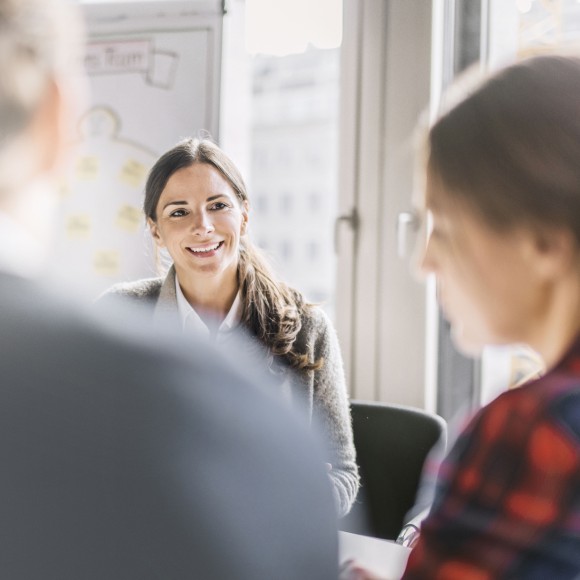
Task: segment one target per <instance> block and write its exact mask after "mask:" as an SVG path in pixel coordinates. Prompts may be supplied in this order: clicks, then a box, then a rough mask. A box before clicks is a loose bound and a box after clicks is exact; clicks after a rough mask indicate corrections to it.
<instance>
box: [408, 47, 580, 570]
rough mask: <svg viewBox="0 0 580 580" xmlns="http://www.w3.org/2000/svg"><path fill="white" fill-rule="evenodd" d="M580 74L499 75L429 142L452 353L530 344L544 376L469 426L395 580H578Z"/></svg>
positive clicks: (538, 70)
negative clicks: (403, 569)
mask: <svg viewBox="0 0 580 580" xmlns="http://www.w3.org/2000/svg"><path fill="white" fill-rule="evenodd" d="M578 95H580V59H578V58H573V57H563V56H542V57H535V58H532V59H529V60H525V61H523V62H521V63H518V64H515V65H512V66H511V67H508V68H505V69H504V70H502V71H500V72H498V73H496V74H495V75H494V76H492V77H491V78H489V79H488V80H487V81H486V82H485V83H483V84H482V85H481V86H480V87H479V88H477V89H476V90H474V91H473V92H471V94H468V95H467V96H466V97H465V98H464V99H463V100H461V101H460V102H458V103H456V104H455V105H454V106H453V107H452V108H451V109H449V110H448V111H446V112H445V113H444V114H443V115H442V116H441V117H440V118H439V120H438V121H437V122H436V123H435V124H434V126H433V127H432V128H431V130H430V132H429V135H428V143H427V146H428V151H427V153H428V154H427V167H426V171H427V180H426V190H425V206H426V210H427V212H428V213H429V214H430V216H431V222H432V229H431V231H430V233H429V236H428V240H427V245H426V248H425V249H424V251H423V256H422V261H421V267H422V269H423V270H424V271H425V272H426V273H429V274H433V275H434V276H435V278H436V281H437V286H438V300H439V302H440V305H441V307H442V309H443V311H444V313H445V315H446V317H447V318H448V320H449V322H450V324H451V328H452V332H453V338H454V341H455V343H456V344H457V346H458V347H459V348H460V349H462V350H464V351H465V352H468V353H478V352H479V351H480V350H481V348H482V347H483V346H484V345H487V344H526V345H528V346H529V347H531V348H532V349H533V350H534V351H535V352H537V353H539V354H540V356H541V357H542V359H543V362H544V364H545V366H546V374H545V375H543V376H541V377H539V378H537V379H536V380H532V381H530V382H528V383H527V384H525V385H523V386H520V387H518V388H517V389H514V390H510V391H507V392H505V393H503V394H501V395H500V396H499V397H498V398H497V399H495V400H494V401H493V402H492V403H490V404H489V405H487V406H486V407H484V408H483V409H482V410H481V411H480V412H478V413H477V414H476V416H475V417H474V418H473V419H472V420H471V421H470V423H469V425H468V426H467V428H466V429H465V430H464V431H463V432H462V434H461V435H460V436H459V438H458V440H457V441H456V443H455V445H454V446H453V449H452V450H451V452H450V454H449V456H448V457H447V459H446V460H445V462H444V463H443V466H442V468H441V469H440V471H439V479H438V484H437V485H438V490H437V493H436V497H435V501H434V504H433V507H432V510H431V513H430V515H429V516H428V518H427V519H426V520H425V521H424V522H423V525H422V531H421V536H420V539H419V542H418V544H417V546H416V547H415V549H414V550H413V552H412V553H411V557H410V560H409V565H408V568H407V571H406V573H405V576H404V578H413V579H415V578H434V577H444V578H446V579H448V580H453V579H455V578H457V579H459V578H461V579H464V578H475V577H478V578H508V577H509V578H532V577H533V578H573V577H574V578H576V577H578V575H579V574H580V551H579V550H578V545H579V544H578V543H579V541H580V523H579V522H580V99H579V97H578Z"/></svg>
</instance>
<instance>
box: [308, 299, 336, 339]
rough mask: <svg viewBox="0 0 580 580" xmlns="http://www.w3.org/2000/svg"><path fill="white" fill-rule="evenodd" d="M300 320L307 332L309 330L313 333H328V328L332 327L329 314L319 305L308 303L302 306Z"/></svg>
mask: <svg viewBox="0 0 580 580" xmlns="http://www.w3.org/2000/svg"><path fill="white" fill-rule="evenodd" d="M300 320H301V322H302V328H303V329H305V330H306V329H308V330H309V331H311V332H315V331H326V329H327V328H329V327H331V326H332V323H331V322H330V318H329V317H328V314H327V313H326V312H325V311H324V308H322V306H320V305H318V304H309V303H306V304H304V305H302V308H301V310H300Z"/></svg>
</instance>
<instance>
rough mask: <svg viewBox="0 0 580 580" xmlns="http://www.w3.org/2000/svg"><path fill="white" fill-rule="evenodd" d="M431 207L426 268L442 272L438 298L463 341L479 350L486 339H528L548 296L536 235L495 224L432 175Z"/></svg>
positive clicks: (471, 351)
mask: <svg viewBox="0 0 580 580" xmlns="http://www.w3.org/2000/svg"><path fill="white" fill-rule="evenodd" d="M426 209H427V211H428V212H429V213H430V215H431V217H432V225H433V229H432V231H431V233H430V235H429V237H428V241H427V245H426V247H425V249H424V252H423V256H422V260H421V268H422V270H423V271H425V272H427V273H432V274H434V275H435V277H436V280H437V291H438V300H439V302H440V305H441V308H442V310H443V312H444V313H445V316H446V317H447V319H448V320H449V322H450V324H451V326H452V332H453V336H454V341H455V342H456V344H457V346H458V347H459V348H460V349H461V350H463V351H464V352H466V353H467V354H476V353H479V352H480V350H481V348H482V347H483V346H485V345H486V344H506V343H514V342H528V340H527V339H529V338H530V336H529V335H530V331H531V329H532V328H533V326H534V323H535V322H536V321H537V319H538V317H539V316H541V311H542V307H543V299H544V298H545V297H544V293H543V292H542V290H543V286H542V283H541V280H540V277H539V276H538V274H537V271H536V268H535V264H534V259H535V257H536V252H535V250H534V248H535V245H536V244H535V238H534V236H533V234H532V233H531V232H529V231H527V230H524V229H522V230H516V231H511V232H506V233H498V232H497V231H495V230H493V229H491V228H490V227H489V226H488V225H487V224H485V223H483V221H482V220H481V219H478V216H477V215H476V213H475V212H474V211H473V210H471V209H470V208H469V207H467V206H466V205H465V204H461V203H460V202H457V200H452V199H451V198H450V196H449V195H448V194H447V193H446V192H445V190H444V187H443V186H442V184H441V182H440V181H439V180H437V179H434V178H433V177H432V176H428V179H427V186H426Z"/></svg>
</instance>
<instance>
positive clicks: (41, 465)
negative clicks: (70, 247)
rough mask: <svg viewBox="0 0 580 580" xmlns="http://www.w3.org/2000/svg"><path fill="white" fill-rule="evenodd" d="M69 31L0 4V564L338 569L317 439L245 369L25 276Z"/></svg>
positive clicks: (146, 574)
mask: <svg viewBox="0 0 580 580" xmlns="http://www.w3.org/2000/svg"><path fill="white" fill-rule="evenodd" d="M79 30H80V19H79V16H78V14H77V13H76V10H75V9H74V8H73V6H72V3H69V2H66V1H65V0H63V1H60V0H0V67H1V70H0V239H1V240H2V242H3V243H2V244H0V342H1V344H2V348H1V350H0V377H1V379H0V380H1V389H0V464H1V465H2V474H1V476H0V498H1V502H2V508H1V512H0V535H1V539H0V545H1V553H2V556H1V557H0V577H2V578H10V579H11V580H14V579H20V578H21V579H27V580H28V579H30V578H48V579H51V578H54V579H57V578H58V579H59V580H63V579H75V580H76V579H78V578H82V579H83V580H90V579H93V578H94V579H102V578H107V579H116V578H118V579H121V578H122V579H131V578H135V579H137V578H138V579H143V578H164V579H171V578H176V579H177V578H179V579H182V578H200V579H204V580H205V579H209V578H211V579H224V580H225V579H231V578H239V579H247V580H250V579H251V580H255V579H260V578H263V579H268V580H269V579H271V578H277V579H287V580H291V579H295V578H312V579H316V580H318V579H324V578H329V579H330V578H335V577H336V574H337V570H336V569H337V561H338V557H337V534H336V516H335V512H334V505H333V499H332V492H331V488H330V484H329V481H328V477H327V475H326V473H325V469H324V467H323V460H322V451H321V450H320V449H319V446H318V443H317V441H316V440H315V439H314V438H313V437H312V435H310V434H308V433H307V431H306V429H304V428H303V426H302V425H300V424H299V423H297V421H296V420H295V419H294V418H293V417H292V416H291V415H290V414H289V413H288V412H286V411H285V410H284V409H283V408H282V407H281V406H279V405H278V404H277V403H276V402H275V401H273V400H271V399H270V398H268V396H267V395H266V393H265V391H267V389H260V388H258V387H259V386H260V385H256V384H254V383H255V382H259V380H258V379H256V380H255V381H252V380H251V379H250V377H249V376H248V375H247V374H242V373H241V372H240V371H239V370H237V369H236V368H235V366H234V364H233V363H232V362H231V361H228V360H222V359H221V358H220V355H219V353H217V352H216V351H214V350H213V349H212V348H211V347H210V346H209V345H206V344H205V343H203V342H200V341H197V342H196V343H195V345H194V348H193V349H188V350H189V352H188V354H187V356H185V353H184V352H183V350H182V347H181V346H180V344H179V341H178V340H174V339H173V336H172V335H170V334H167V335H160V334H159V331H157V334H156V339H155V342H154V343H152V342H150V341H148V340H147V339H146V338H144V337H146V336H148V335H149V334H150V333H148V332H146V331H144V330H143V329H141V328H140V325H139V322H138V321H137V320H132V321H131V322H130V323H129V322H128V321H126V320H125V319H123V320H121V321H120V322H121V324H119V321H117V320H115V321H113V320H110V321H97V320H96V319H92V318H89V315H88V314H85V313H82V312H81V311H80V310H77V309H76V308H75V307H74V305H71V303H70V300H69V299H68V298H66V297H61V296H59V295H58V294H57V293H55V292H54V291H53V290H49V289H48V288H44V287H43V285H42V284H41V283H40V282H38V281H36V280H33V279H32V278H33V277H35V274H37V273H38V271H39V267H40V266H41V265H42V263H43V258H44V248H45V247H46V245H47V243H48V233H49V231H50V207H51V204H52V202H53V198H54V193H53V190H54V188H53V185H54V184H53V182H54V181H55V180H58V178H59V176H61V175H62V172H63V170H64V167H65V161H66V158H67V143H69V142H70V141H71V139H70V136H71V134H72V128H73V120H74V119H75V117H76V113H77V111H78V107H79V105H80V103H81V102H82V98H81V97H82V92H83V80H82V75H81V74H80V56H81V55H80V50H79V48H80V46H81V44H82V35H81V34H80V33H79ZM121 326H122V327H123V328H121ZM127 328H132V329H133V330H132V331H131V332H130V331H128V330H127ZM216 361H219V363H218V364H216ZM265 434H267V436H265Z"/></svg>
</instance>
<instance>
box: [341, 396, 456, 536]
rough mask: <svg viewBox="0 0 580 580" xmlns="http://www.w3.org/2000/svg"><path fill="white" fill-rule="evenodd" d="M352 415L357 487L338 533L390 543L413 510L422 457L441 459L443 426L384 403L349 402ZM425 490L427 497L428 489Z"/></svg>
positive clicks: (418, 413) (420, 413) (437, 419)
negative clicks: (356, 463)
mask: <svg viewBox="0 0 580 580" xmlns="http://www.w3.org/2000/svg"><path fill="white" fill-rule="evenodd" d="M351 413H352V421H353V433H354V444H355V448H356V452H357V462H358V465H359V470H360V475H361V483H362V486H361V489H360V491H359V494H358V496H357V499H356V502H355V505H354V506H353V509H352V510H351V512H350V513H349V514H348V515H347V516H345V517H344V518H343V519H342V520H341V521H340V529H341V530H343V531H347V532H354V533H359V534H365V535H369V536H374V537H377V538H383V539H387V540H395V539H396V538H397V536H398V535H399V532H400V531H401V528H402V527H403V525H404V523H405V519H406V516H408V514H409V511H410V510H411V508H413V507H414V506H417V504H416V501H417V491H418V488H419V483H420V482H421V474H422V470H423V464H424V462H425V459H426V458H427V455H429V453H430V452H431V453H432V455H436V456H438V457H436V458H435V460H437V459H440V458H442V456H443V453H444V450H445V445H446V438H447V424H446V422H445V420H444V419H442V418H441V417H439V415H435V414H433V413H428V412H426V411H423V410H421V409H416V408H413V407H406V406H401V405H387V404H385V403H375V402H367V401H351ZM424 491H426V492H427V493H425V497H426V498H429V497H430V493H429V492H430V491H432V490H423V489H422V493H421V495H422V496H423V492H424ZM421 507H427V506H418V509H420V508H421ZM412 515H416V513H413V514H412Z"/></svg>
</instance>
